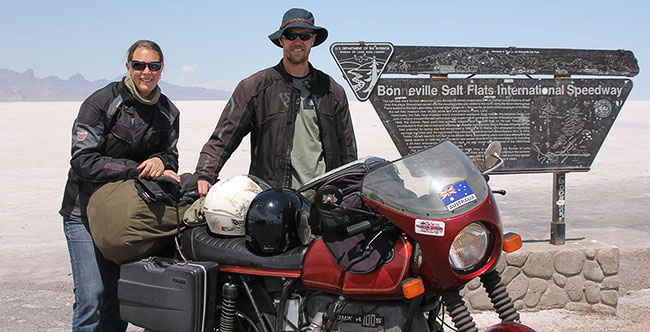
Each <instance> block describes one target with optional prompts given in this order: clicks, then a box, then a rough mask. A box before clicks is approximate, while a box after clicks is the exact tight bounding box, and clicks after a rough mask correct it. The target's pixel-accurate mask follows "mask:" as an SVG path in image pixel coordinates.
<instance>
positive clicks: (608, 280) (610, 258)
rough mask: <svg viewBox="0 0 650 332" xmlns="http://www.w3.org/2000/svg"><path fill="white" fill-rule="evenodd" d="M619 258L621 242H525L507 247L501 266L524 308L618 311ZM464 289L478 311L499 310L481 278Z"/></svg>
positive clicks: (505, 281) (506, 282)
mask: <svg viewBox="0 0 650 332" xmlns="http://www.w3.org/2000/svg"><path fill="white" fill-rule="evenodd" d="M619 259H620V254H619V250H618V248H617V247H613V246H610V245H606V244H602V243H598V242H595V241H587V240H583V241H577V242H570V241H567V242H566V244H565V245H561V246H554V245H551V244H549V243H546V242H545V243H524V246H523V247H522V248H521V249H519V250H518V251H515V252H513V253H509V254H505V253H504V254H503V255H502V257H501V259H500V260H499V263H498V265H497V270H498V271H499V272H500V274H501V279H502V282H503V284H504V285H506V289H507V290H508V293H510V298H511V299H512V300H513V301H514V304H515V308H516V309H517V310H519V311H538V310H541V309H550V308H565V309H568V310H574V311H597V312H602V313H608V314H616V306H617V304H618V289H619V284H620V282H619V279H618V272H619ZM461 295H463V297H464V299H465V304H466V305H467V307H468V308H469V309H470V310H472V311H480V310H493V307H492V304H491V303H490V299H489V298H488V296H487V294H486V293H485V290H484V289H483V287H482V284H481V282H480V280H479V279H478V278H476V279H474V280H472V281H471V282H470V283H468V284H467V285H466V286H465V288H464V289H463V290H462V291H461Z"/></svg>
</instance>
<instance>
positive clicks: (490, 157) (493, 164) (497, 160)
mask: <svg viewBox="0 0 650 332" xmlns="http://www.w3.org/2000/svg"><path fill="white" fill-rule="evenodd" d="M483 164H484V166H485V168H487V169H486V170H485V171H483V175H487V174H489V173H491V172H492V171H494V170H495V169H497V168H499V167H501V166H502V165H503V158H501V142H499V141H492V142H490V144H489V145H488V147H487V149H485V162H484V163H483Z"/></svg>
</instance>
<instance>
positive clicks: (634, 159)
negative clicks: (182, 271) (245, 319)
mask: <svg viewBox="0 0 650 332" xmlns="http://www.w3.org/2000/svg"><path fill="white" fill-rule="evenodd" d="M176 104H177V106H178V107H179V108H180V110H181V112H182V116H181V138H180V141H179V151H180V171H181V172H192V171H193V169H194V165H195V164H196V161H197V159H198V153H199V151H200V149H201V147H202V145H203V144H204V142H205V141H206V140H207V138H208V137H209V135H210V134H211V132H212V130H213V129H214V125H215V123H216V121H217V119H218V116H219V114H220V113H221V110H222V108H223V106H224V104H225V102H224V101H186V102H177V103H176ZM79 105H80V102H36V103H31V102H25V103H0V156H1V160H2V163H0V174H2V175H3V176H2V181H0V189H1V190H0V192H2V193H3V194H2V204H0V216H1V217H0V223H1V225H2V227H1V228H0V285H1V286H0V331H69V330H70V317H71V314H72V302H73V295H72V276H71V274H70V266H69V260H68V254H67V247H66V243H65V237H64V235H63V232H62V222H61V218H60V216H59V215H58V213H57V211H58V209H59V205H60V201H61V197H62V193H63V186H64V183H65V179H66V173H67V170H68V167H69V165H68V161H69V155H70V150H69V149H70V130H71V126H72V122H73V120H74V118H75V116H76V113H77V111H78V108H79ZM351 111H352V116H353V120H354V125H355V130H356V135H357V140H358V146H359V155H360V156H367V155H375V156H381V157H384V158H387V159H394V158H397V157H399V154H398V152H397V150H396V149H395V147H394V145H393V143H392V141H391V140H390V138H389V137H388V134H387V133H386V131H385V130H384V128H383V126H382V124H381V122H380V120H379V118H378V117H377V116H376V114H375V112H374V110H373V108H372V106H371V105H370V104H369V103H367V102H366V103H360V102H351ZM649 129H650V102H641V101H637V102H633V101H628V102H627V103H626V104H625V106H624V108H623V110H622V111H621V113H620V115H619V117H618V119H617V120H616V122H615V124H614V126H613V128H612V130H611V131H610V133H609V135H608V137H607V139H606V140H605V142H604V144H603V147H602V148H601V150H600V152H599V154H598V156H597V157H596V159H595V161H594V163H593V165H592V169H591V171H589V172H586V173H570V174H568V175H567V206H566V223H567V234H566V237H567V240H572V239H581V238H586V239H590V240H596V241H600V242H604V243H608V244H612V245H616V246H618V247H619V248H620V250H621V257H622V259H621V273H620V277H621V290H620V293H621V298H620V301H619V306H618V314H617V315H616V316H601V315H598V314H589V313H577V312H570V311H566V310H546V311H542V312H538V313H522V320H523V321H524V322H525V323H527V324H528V325H530V326H532V327H533V328H535V329H537V331H590V332H594V331H650V318H649V317H650V279H649V277H648V276H649V275H650V258H649V257H650V244H648V241H649V239H650V190H649V189H648V188H650V166H649V165H650V145H649V143H648V142H649V138H650V130H649ZM249 153H250V150H249V144H248V142H247V139H245V141H244V143H243V144H242V146H241V147H240V148H239V150H238V151H237V152H236V153H235V154H234V155H233V157H232V158H231V160H230V161H229V162H228V163H227V164H226V166H225V169H224V171H223V172H222V174H221V178H225V177H228V176H231V175H236V174H245V173H246V172H247V170H248V160H249ZM490 183H491V185H492V187H493V188H498V189H506V190H507V191H508V194H507V195H506V196H504V197H501V196H499V197H498V202H499V206H500V208H501V215H502V218H503V223H504V229H505V230H506V231H516V232H518V233H519V234H521V235H522V237H523V239H524V240H525V241H548V239H549V234H550V221H551V200H552V197H551V196H552V175H551V174H534V175H499V176H493V177H492V181H491V182H490ZM476 320H477V322H478V325H479V326H486V325H487V324H491V323H493V322H495V321H496V318H495V316H494V315H492V314H491V313H485V314H480V315H478V316H477V317H476ZM130 330H137V329H135V328H130Z"/></svg>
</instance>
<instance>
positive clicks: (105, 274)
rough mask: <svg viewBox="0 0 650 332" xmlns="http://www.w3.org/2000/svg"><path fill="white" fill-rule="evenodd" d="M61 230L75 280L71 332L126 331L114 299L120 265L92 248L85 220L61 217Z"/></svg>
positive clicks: (125, 324) (93, 245)
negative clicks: (65, 241)
mask: <svg viewBox="0 0 650 332" xmlns="http://www.w3.org/2000/svg"><path fill="white" fill-rule="evenodd" d="M63 232H64V233H65V238H66V240H67V241H68V252H69V254H70V264H71V266H72V278H73V281H74V305H73V316H72V331H79V332H85V331H107V332H109V331H110V332H113V331H116V332H117V331H126V326H127V323H126V322H124V321H122V320H121V319H120V307H119V302H118V300H117V281H118V280H119V278H120V266H119V265H117V264H115V263H113V262H110V261H108V260H106V259H105V258H104V255H102V253H101V252H100V251H99V250H98V249H97V247H95V244H94V243H93V240H92V237H91V236H90V228H89V226H88V221H76V220H68V219H66V218H63Z"/></svg>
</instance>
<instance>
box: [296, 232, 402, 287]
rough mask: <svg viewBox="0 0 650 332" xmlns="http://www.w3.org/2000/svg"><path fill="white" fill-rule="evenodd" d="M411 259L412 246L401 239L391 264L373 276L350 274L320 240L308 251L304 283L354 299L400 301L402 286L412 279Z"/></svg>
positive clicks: (380, 268)
mask: <svg viewBox="0 0 650 332" xmlns="http://www.w3.org/2000/svg"><path fill="white" fill-rule="evenodd" d="M411 255H412V246H411V244H410V243H409V242H407V241H406V240H405V239H404V238H403V237H401V236H399V237H398V239H397V240H396V241H395V245H394V247H393V253H392V255H391V256H392V257H390V259H389V260H388V261H387V262H384V264H381V265H379V267H377V268H376V269H375V270H373V271H371V272H369V273H364V274H357V273H350V272H347V271H345V270H343V269H342V268H341V267H340V266H339V265H338V264H337V262H336V261H335V260H334V258H333V257H332V255H331V254H330V252H329V251H328V249H327V247H326V246H325V243H324V242H323V239H322V238H320V237H319V238H317V239H316V240H314V242H313V243H312V245H311V247H310V248H309V251H307V254H306V256H305V260H304V263H303V268H302V276H301V279H302V282H303V284H304V285H305V286H307V287H309V288H312V289H316V290H321V291H325V292H329V293H334V294H338V295H345V296H348V297H352V298H363V297H368V296H372V297H373V298H383V299H399V298H402V297H403V295H402V289H401V287H400V283H401V282H402V281H403V280H404V279H406V278H408V277H409V276H410V268H409V266H410V258H411Z"/></svg>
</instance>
